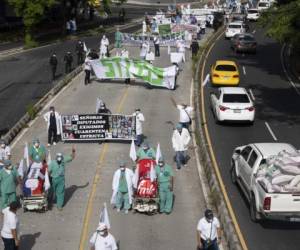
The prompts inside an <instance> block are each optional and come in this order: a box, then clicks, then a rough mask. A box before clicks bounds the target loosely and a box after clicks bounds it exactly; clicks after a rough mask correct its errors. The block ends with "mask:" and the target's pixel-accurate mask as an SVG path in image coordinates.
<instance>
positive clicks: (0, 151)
mask: <svg viewBox="0 0 300 250" xmlns="http://www.w3.org/2000/svg"><path fill="white" fill-rule="evenodd" d="M10 158H11V150H10V146H8V145H6V142H5V140H3V139H0V170H1V169H2V168H3V167H4V161H5V160H10Z"/></svg>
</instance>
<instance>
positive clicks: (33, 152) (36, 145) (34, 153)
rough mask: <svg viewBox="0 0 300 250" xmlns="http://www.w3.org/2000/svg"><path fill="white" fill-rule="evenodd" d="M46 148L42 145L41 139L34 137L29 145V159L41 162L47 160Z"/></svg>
mask: <svg viewBox="0 0 300 250" xmlns="http://www.w3.org/2000/svg"><path fill="white" fill-rule="evenodd" d="M46 156H47V154H46V148H45V146H44V145H41V143H40V140H39V139H34V140H33V141H32V145H30V147H29V160H30V161H31V162H36V163H41V162H43V161H45V160H46Z"/></svg>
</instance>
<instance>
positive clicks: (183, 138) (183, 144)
mask: <svg viewBox="0 0 300 250" xmlns="http://www.w3.org/2000/svg"><path fill="white" fill-rule="evenodd" d="M190 140H191V136H190V133H189V131H188V130H187V129H186V128H182V131H181V134H180V133H179V132H178V130H177V129H175V130H174V132H173V136H172V145H173V149H174V150H175V152H177V151H186V150H187V149H188V144H189V142H190Z"/></svg>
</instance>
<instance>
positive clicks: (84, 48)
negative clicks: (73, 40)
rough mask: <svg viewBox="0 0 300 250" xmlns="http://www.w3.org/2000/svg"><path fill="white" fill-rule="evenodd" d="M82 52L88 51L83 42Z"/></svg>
mask: <svg viewBox="0 0 300 250" xmlns="http://www.w3.org/2000/svg"><path fill="white" fill-rule="evenodd" d="M83 50H84V52H85V53H86V52H87V51H88V49H87V47H86V45H85V42H84V43H83Z"/></svg>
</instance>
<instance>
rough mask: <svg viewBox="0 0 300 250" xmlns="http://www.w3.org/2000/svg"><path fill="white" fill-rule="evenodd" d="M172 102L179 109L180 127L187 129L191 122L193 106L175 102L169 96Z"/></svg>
mask: <svg viewBox="0 0 300 250" xmlns="http://www.w3.org/2000/svg"><path fill="white" fill-rule="evenodd" d="M171 101H172V104H173V105H174V107H176V108H177V109H178V111H179V123H180V124H181V125H182V127H184V128H186V129H189V126H190V124H191V123H192V118H191V117H192V112H193V108H192V107H191V106H188V105H186V104H184V103H182V104H177V103H176V102H175V100H174V99H173V98H171Z"/></svg>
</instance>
